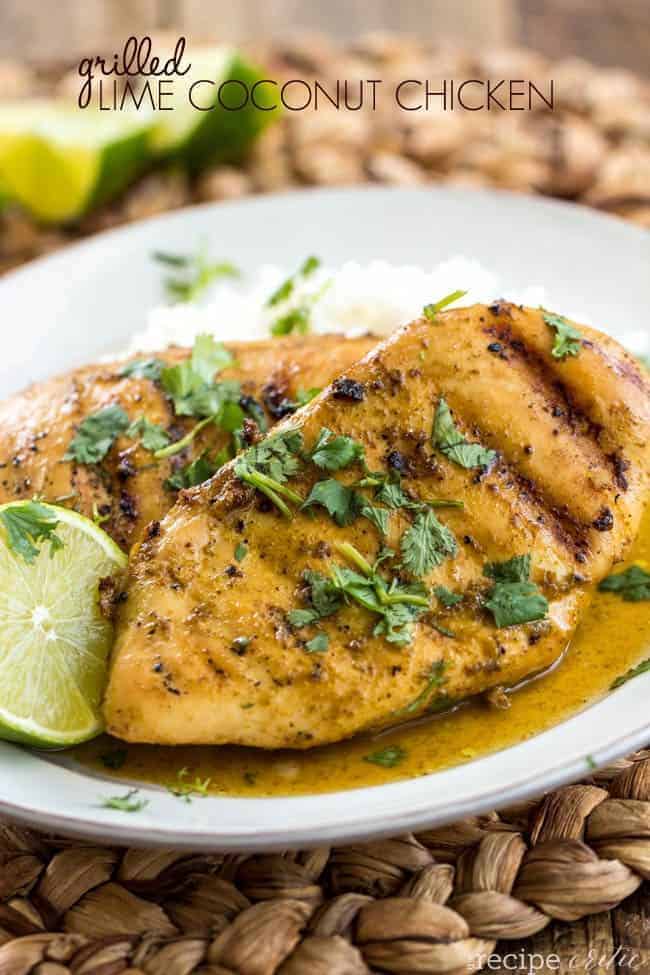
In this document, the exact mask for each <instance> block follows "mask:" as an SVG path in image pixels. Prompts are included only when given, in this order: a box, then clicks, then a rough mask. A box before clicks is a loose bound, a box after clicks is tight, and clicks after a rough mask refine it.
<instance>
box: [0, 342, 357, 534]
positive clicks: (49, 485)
mask: <svg viewBox="0 0 650 975" xmlns="http://www.w3.org/2000/svg"><path fill="white" fill-rule="evenodd" d="M374 344H375V340H373V339H371V338H366V337H364V338H356V339H345V338H342V337H341V336H338V335H324V336H304V337H288V338H280V339H269V340H267V341H261V342H248V343H239V344H238V343H234V344H232V345H229V346H228V349H229V351H230V352H231V353H232V354H233V355H234V358H235V362H234V364H233V365H232V366H229V367H228V368H227V369H224V370H223V371H222V372H221V373H220V374H219V379H236V380H239V381H240V382H241V384H242V393H243V394H244V395H245V396H251V397H254V398H255V399H257V400H259V403H260V405H262V407H263V408H264V410H265V412H266V416H267V420H268V422H269V423H274V422H276V421H277V419H278V417H281V416H283V415H285V412H286V404H287V402H288V401H290V400H292V399H293V398H294V397H295V396H296V394H297V392H298V390H301V389H304V390H307V389H310V388H311V387H319V388H320V387H323V386H326V385H327V383H328V382H329V381H330V380H331V379H332V378H333V377H334V376H335V375H336V374H337V373H338V372H340V371H342V370H345V369H346V368H347V366H348V365H350V364H351V363H353V362H355V361H356V360H357V359H359V358H360V357H361V356H363V355H364V354H365V353H366V352H367V351H368V350H369V349H370V348H371V347H372V346H373V345H374ZM188 355H189V351H188V350H187V349H170V350H167V351H166V352H163V353H161V354H160V355H159V356H157V358H158V359H160V360H162V361H164V362H165V363H168V364H173V363H176V362H180V361H182V360H183V359H186V358H187V357H188ZM133 361H134V360H126V361H123V362H116V363H110V364H105V365H96V366H88V367H86V368H82V369H76V370H73V371H72V372H69V373H66V374H65V375H63V376H59V377H57V378H55V379H51V380H49V381H48V382H41V383H35V384H34V385H33V386H31V387H30V388H29V389H27V390H26V391H25V392H22V393H19V394H17V395H15V396H12V397H10V398H9V399H7V400H5V401H4V402H3V403H0V503H5V502H7V501H14V500H16V499H21V498H32V497H33V496H34V495H39V496H40V497H42V498H43V499H44V500H46V501H52V502H57V503H60V504H64V505H66V506H67V507H71V508H74V509H75V510H76V511H79V512H80V513H81V514H83V515H86V516H87V517H89V518H90V517H93V516H95V517H97V516H99V517H100V518H101V519H102V527H103V528H104V530H105V531H107V532H108V533H109V534H110V535H111V536H112V537H113V538H114V539H115V541H116V542H117V543H118V545H120V546H122V548H125V549H128V548H129V546H130V545H131V544H132V542H133V541H134V540H135V539H137V538H138V537H140V535H141V534H142V530H143V528H144V527H145V526H146V525H147V524H148V523H149V522H151V521H154V520H156V519H159V518H162V516H163V515H164V514H165V512H166V511H167V510H168V509H169V508H170V507H171V505H172V504H173V502H174V500H175V498H176V495H175V493H174V492H173V491H170V490H168V489H167V488H166V487H165V486H164V485H165V481H166V480H167V478H168V477H169V476H170V475H171V474H173V473H174V471H175V470H177V469H178V468H179V467H182V466H184V465H186V464H188V463H189V462H190V461H192V460H194V459H195V458H197V457H199V456H200V455H201V454H202V453H203V452H204V451H206V450H207V451H209V453H210V455H213V454H214V453H216V452H218V451H219V450H220V449H221V448H222V447H224V446H225V445H226V443H227V442H228V439H229V436H230V435H229V434H228V433H226V432H224V431H222V430H219V429H218V428H217V427H215V426H214V425H209V426H208V427H206V428H205V429H204V430H203V431H202V432H201V433H200V434H199V435H198V436H197V437H196V439H195V440H194V441H193V442H192V443H191V444H190V446H189V447H188V448H187V449H186V450H184V451H183V452H182V453H179V454H177V455H175V456H174V457H170V458H166V459H163V460H160V461H158V462H155V461H153V458H152V455H151V453H150V452H149V451H146V450H144V449H143V448H142V447H141V446H140V445H139V441H138V440H137V439H134V438H132V437H120V438H119V439H118V441H117V443H116V444H115V446H114V447H113V448H112V449H111V450H110V452H109V453H108V454H107V456H106V457H105V458H104V459H103V460H102V461H101V462H100V463H98V464H92V465H90V466H87V465H84V464H77V463H74V462H73V461H70V460H66V459H65V454H66V451H67V450H68V448H69V446H70V442H71V441H72V439H73V437H74V436H75V433H76V432H77V430H78V428H79V426H80V424H81V423H82V422H83V420H84V419H86V418H87V417H88V416H90V415H91V414H93V413H95V412H96V411H98V410H101V409H102V408H104V407H107V406H111V405H114V404H119V405H120V406H121V407H122V408H123V409H124V410H125V412H126V413H127V414H128V417H129V419H130V420H136V419H137V418H138V417H141V416H146V418H147V419H148V420H149V421H150V422H151V423H154V424H157V425H160V426H162V427H164V429H165V430H166V431H167V432H168V433H169V434H170V436H171V437H172V439H173V440H178V439H180V438H181V437H183V436H184V435H185V434H186V433H187V432H188V431H189V430H190V429H191V428H192V427H193V426H194V424H195V423H196V420H195V419H193V418H192V417H178V416H175V415H174V410H173V407H172V405H171V403H170V401H169V399H168V398H167V397H166V396H165V395H164V393H163V391H162V389H161V388H160V386H159V385H158V384H156V383H154V382H152V381H151V380H150V379H146V378H136V377H134V376H128V375H127V376H123V375H121V373H122V372H123V370H124V367H125V366H126V365H128V364H129V362H131V363H132V362H133Z"/></svg>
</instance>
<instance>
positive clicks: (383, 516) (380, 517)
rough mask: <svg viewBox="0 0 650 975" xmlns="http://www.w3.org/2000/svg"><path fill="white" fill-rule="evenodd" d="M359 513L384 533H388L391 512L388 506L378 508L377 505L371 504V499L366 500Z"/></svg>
mask: <svg viewBox="0 0 650 975" xmlns="http://www.w3.org/2000/svg"><path fill="white" fill-rule="evenodd" d="M359 514H360V515H361V517H362V518H367V519H368V521H369V522H370V524H371V525H374V526H375V528H376V529H377V531H378V532H380V533H381V534H382V535H387V534H388V524H389V520H390V512H389V511H388V509H387V508H378V507H377V506H376V505H374V504H370V502H369V501H365V502H364V503H363V504H361V506H360V508H359Z"/></svg>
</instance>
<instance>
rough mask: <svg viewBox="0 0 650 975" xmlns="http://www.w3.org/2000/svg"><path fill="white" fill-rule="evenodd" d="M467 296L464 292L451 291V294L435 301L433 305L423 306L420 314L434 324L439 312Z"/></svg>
mask: <svg viewBox="0 0 650 975" xmlns="http://www.w3.org/2000/svg"><path fill="white" fill-rule="evenodd" d="M466 294H467V292H466V291H452V292H451V294H449V295H445V297H444V298H441V299H440V301H435V302H433V304H430V305H425V306H424V308H423V310H422V314H423V315H424V317H425V318H428V319H429V321H430V322H435V320H436V316H437V315H438V312H439V311H442V309H443V308H446V307H447V305H451V304H452V303H453V302H454V301H458V299H459V298H464V297H465V295H466Z"/></svg>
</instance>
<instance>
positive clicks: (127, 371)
mask: <svg viewBox="0 0 650 975" xmlns="http://www.w3.org/2000/svg"><path fill="white" fill-rule="evenodd" d="M164 366H165V363H164V362H163V361H162V360H161V359H134V360H133V362H127V364H126V365H125V366H123V367H122V369H120V371H119V373H118V376H119V377H120V379H131V378H132V379H151V380H152V382H158V381H159V379H160V373H161V371H162V369H164Z"/></svg>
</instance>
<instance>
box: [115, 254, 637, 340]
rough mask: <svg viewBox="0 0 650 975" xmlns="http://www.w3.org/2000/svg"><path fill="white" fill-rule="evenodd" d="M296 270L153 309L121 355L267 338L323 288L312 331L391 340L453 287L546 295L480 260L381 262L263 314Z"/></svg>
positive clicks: (303, 291)
mask: <svg viewBox="0 0 650 975" xmlns="http://www.w3.org/2000/svg"><path fill="white" fill-rule="evenodd" d="M294 271H295V268H289V269H287V268H281V267H278V266H275V265H270V264H269V265H263V266H262V267H261V268H259V270H258V271H257V272H256V273H255V274H253V275H249V276H247V277H245V278H242V279H232V278H225V279H221V280H220V281H218V282H216V283H215V284H214V285H213V286H212V287H210V288H209V289H207V290H206V292H204V294H202V295H201V297H200V300H199V301H198V302H196V303H178V304H173V305H160V306H158V307H156V308H154V309H152V310H151V312H150V313H149V315H148V319H147V323H146V327H145V328H144V330H143V331H141V332H138V333H136V334H135V335H134V336H133V338H132V340H131V342H130V344H129V346H128V348H127V349H126V352H127V354H135V353H138V352H155V351H157V350H159V349H164V348H166V347H167V346H169V345H181V346H191V345H192V343H193V341H194V339H195V337H196V336H197V335H198V334H199V333H201V332H209V333H211V334H213V335H214V336H215V337H216V338H217V339H220V340H230V341H232V340H252V339H259V338H266V337H267V336H268V335H269V329H270V325H271V324H272V322H273V321H274V320H275V319H277V318H278V316H279V315H281V314H283V313H284V312H285V311H287V310H288V309H289V308H291V307H293V306H294V305H295V304H296V302H297V301H299V300H300V298H301V297H302V296H304V295H310V294H314V293H316V292H318V290H319V289H320V288H321V287H323V286H324V285H325V284H328V286H327V288H326V290H325V291H324V293H323V294H322V296H321V297H320V298H319V299H318V300H317V301H316V302H315V304H314V306H313V309H312V313H311V331H313V332H316V333H324V332H340V333H343V334H345V335H348V336H354V335H360V334H363V333H365V332H372V333H374V334H376V335H382V336H383V335H389V334H390V333H391V332H392V331H394V330H395V329H396V328H398V327H399V326H400V325H403V324H404V323H405V322H408V321H411V319H413V318H415V317H417V316H418V315H420V314H421V312H422V308H423V307H424V305H426V304H428V303H429V302H431V301H436V300H437V299H439V298H441V297H443V296H444V295H446V294H449V293H450V292H452V291H455V290H456V289H463V290H466V291H467V296H466V297H465V298H463V299H462V302H459V303H461V304H471V303H473V302H490V301H494V300H495V299H498V298H506V299H507V300H509V301H515V302H518V303H523V304H526V305H530V306H532V307H537V306H538V305H545V304H546V292H545V289H544V288H543V287H542V286H541V285H531V286H530V287H527V288H525V289H524V290H521V291H516V290H513V289H512V288H511V287H510V286H509V284H508V282H506V281H504V280H502V279H501V278H500V277H499V275H497V274H495V273H494V272H493V271H491V270H489V269H488V268H486V267H484V266H482V265H481V264H479V263H478V261H475V260H471V259H469V258H466V257H462V256H457V257H452V258H451V259H449V260H447V261H444V262H442V263H441V264H438V265H436V266H435V267H433V268H432V269H431V270H430V271H426V270H424V269H423V268H419V267H414V266H406V265H405V266H397V265H394V264H389V263H387V262H386V261H373V262H372V263H370V264H367V265H361V264H357V263H355V262H353V261H350V262H348V263H347V264H343V265H342V266H341V267H340V268H338V269H336V268H331V267H329V268H328V267H320V268H319V269H318V270H317V271H316V272H314V273H313V274H312V275H310V276H309V278H308V279H307V280H306V281H305V282H304V283H303V284H301V285H299V286H298V287H297V289H296V291H295V293H294V295H293V296H292V298H291V300H290V302H289V303H285V304H284V305H278V306H276V307H274V308H272V309H268V308H266V307H265V303H266V301H267V299H268V297H269V295H271V294H272V293H273V291H274V290H275V289H276V288H277V287H278V285H280V284H281V283H282V282H283V281H284V280H286V278H287V277H288V276H289V275H291V274H292V273H293V272H294ZM562 312H563V314H566V315H567V316H568V317H570V318H573V319H575V320H576V321H582V322H584V323H585V324H588V319H587V317H586V316H585V315H584V314H581V312H580V310H579V309H562ZM625 340H626V344H628V347H630V348H631V351H633V352H635V353H641V354H644V353H646V352H647V342H648V337H647V334H646V333H645V332H644V333H640V334H636V333H634V334H631V333H627V334H626V336H625Z"/></svg>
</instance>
